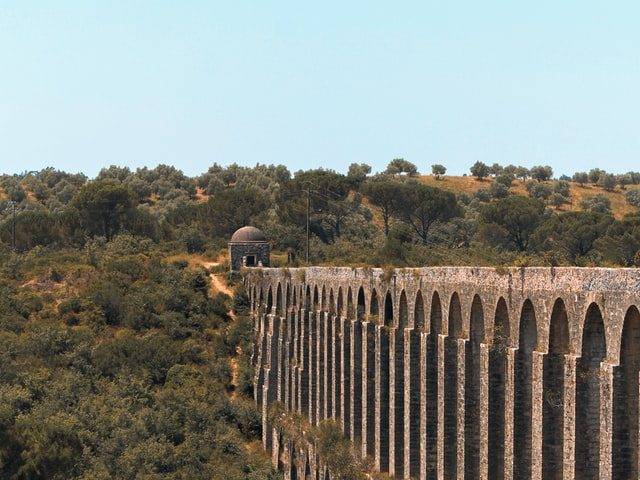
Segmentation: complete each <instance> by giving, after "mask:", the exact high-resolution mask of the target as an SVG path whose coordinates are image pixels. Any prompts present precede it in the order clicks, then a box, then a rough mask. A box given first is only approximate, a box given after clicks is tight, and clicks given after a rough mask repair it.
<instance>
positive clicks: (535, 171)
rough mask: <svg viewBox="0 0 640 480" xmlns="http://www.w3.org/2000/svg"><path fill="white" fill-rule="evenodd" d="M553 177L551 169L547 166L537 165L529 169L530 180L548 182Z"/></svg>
mask: <svg viewBox="0 0 640 480" xmlns="http://www.w3.org/2000/svg"><path fill="white" fill-rule="evenodd" d="M551 177H553V168H551V167H550V166H549V165H537V166H535V167H532V168H531V178H534V179H535V180H538V181H539V182H544V181H546V180H550V179H551Z"/></svg>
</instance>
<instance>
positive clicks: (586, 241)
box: [534, 212, 613, 264]
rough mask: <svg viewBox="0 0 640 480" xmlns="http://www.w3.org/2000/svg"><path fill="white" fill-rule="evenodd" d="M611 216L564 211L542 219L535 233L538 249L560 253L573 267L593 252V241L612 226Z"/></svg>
mask: <svg viewBox="0 0 640 480" xmlns="http://www.w3.org/2000/svg"><path fill="white" fill-rule="evenodd" d="M612 222H613V217H611V215H607V214H602V213H594V212H566V213H561V214H559V215H553V216H551V217H549V218H548V219H547V220H545V221H544V222H543V223H542V224H541V225H540V227H539V228H538V229H537V230H536V232H535V234H534V243H535V244H536V245H537V248H538V249H540V250H545V251H551V252H560V253H562V254H563V256H564V257H565V258H566V259H567V260H569V261H570V262H571V263H573V264H575V263H576V262H577V260H578V259H579V258H581V257H585V256H586V255H588V254H590V253H591V252H592V250H593V245H594V242H595V241H596V240H597V239H598V238H600V237H601V236H603V235H604V234H605V232H606V231H607V229H608V228H609V226H610V225H611V223H612Z"/></svg>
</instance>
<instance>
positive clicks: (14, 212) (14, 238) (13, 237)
mask: <svg viewBox="0 0 640 480" xmlns="http://www.w3.org/2000/svg"><path fill="white" fill-rule="evenodd" d="M11 206H12V207H13V220H12V222H11V223H12V226H11V237H12V238H11V240H12V244H13V251H14V252H15V251H16V202H15V201H11Z"/></svg>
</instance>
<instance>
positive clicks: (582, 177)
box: [573, 172, 589, 187]
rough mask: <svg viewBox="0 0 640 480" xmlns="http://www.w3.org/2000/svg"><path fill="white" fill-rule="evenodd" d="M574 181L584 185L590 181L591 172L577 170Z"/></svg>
mask: <svg viewBox="0 0 640 480" xmlns="http://www.w3.org/2000/svg"><path fill="white" fill-rule="evenodd" d="M573 181H574V182H576V183H577V184H578V185H580V186H581V187H584V186H585V185H586V184H587V183H588V182H589V174H588V173H587V172H576V173H574V174H573Z"/></svg>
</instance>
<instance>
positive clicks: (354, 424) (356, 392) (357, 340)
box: [349, 320, 363, 442]
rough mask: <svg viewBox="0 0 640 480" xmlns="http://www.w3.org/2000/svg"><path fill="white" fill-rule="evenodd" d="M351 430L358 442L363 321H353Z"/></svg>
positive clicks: (350, 433) (350, 436) (360, 424)
mask: <svg viewBox="0 0 640 480" xmlns="http://www.w3.org/2000/svg"><path fill="white" fill-rule="evenodd" d="M350 365H351V370H350V372H351V373H350V375H351V403H350V411H351V430H350V432H349V438H350V439H351V440H352V441H354V442H356V441H360V439H361V437H362V391H363V388H362V322H361V321H360V320H352V321H351V361H350Z"/></svg>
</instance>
